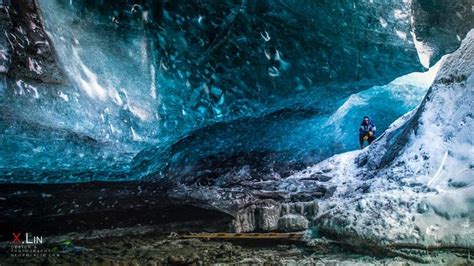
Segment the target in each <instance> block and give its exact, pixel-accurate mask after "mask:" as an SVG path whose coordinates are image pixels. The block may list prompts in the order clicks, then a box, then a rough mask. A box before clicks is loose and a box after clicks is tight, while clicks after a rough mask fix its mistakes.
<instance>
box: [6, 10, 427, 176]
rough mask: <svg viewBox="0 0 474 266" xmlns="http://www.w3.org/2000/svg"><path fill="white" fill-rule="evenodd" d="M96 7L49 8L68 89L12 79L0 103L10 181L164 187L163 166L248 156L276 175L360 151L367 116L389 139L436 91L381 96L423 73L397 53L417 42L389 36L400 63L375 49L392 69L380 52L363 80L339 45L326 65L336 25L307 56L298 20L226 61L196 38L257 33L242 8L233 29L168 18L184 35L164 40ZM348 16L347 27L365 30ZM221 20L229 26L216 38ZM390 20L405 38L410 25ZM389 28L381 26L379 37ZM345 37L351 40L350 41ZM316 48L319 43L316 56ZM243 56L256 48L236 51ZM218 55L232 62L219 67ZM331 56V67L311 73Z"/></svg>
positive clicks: (47, 18)
mask: <svg viewBox="0 0 474 266" xmlns="http://www.w3.org/2000/svg"><path fill="white" fill-rule="evenodd" d="M89 5H91V6H88V4H85V3H82V2H81V1H71V2H67V1H39V7H40V10H41V14H42V17H43V20H44V24H45V25H44V26H45V29H46V31H47V32H48V35H49V37H50V41H51V43H52V45H53V46H54V49H55V52H56V54H57V58H58V60H59V64H60V65H61V66H62V67H63V68H64V71H65V73H66V75H67V77H68V79H69V82H67V83H66V84H61V85H52V84H45V83H38V82H31V81H24V80H7V81H6V83H5V85H4V87H3V88H2V90H1V91H0V92H1V99H0V106H1V108H2V113H3V114H4V115H3V119H2V120H1V121H0V123H2V132H1V135H0V137H1V138H2V143H3V149H2V150H1V151H0V156H1V160H0V171H1V173H2V181H3V182H76V181H91V180H110V181H113V180H115V181H116V180H130V179H141V178H150V177H151V178H153V177H162V174H163V173H160V171H161V169H162V168H163V165H166V166H167V167H168V171H181V170H182V169H193V167H194V165H195V164H197V163H199V162H201V161H202V160H203V159H205V158H208V157H212V156H222V155H223V156H224V157H226V156H233V155H235V154H242V153H247V154H249V153H250V154H251V153H255V154H260V155H259V156H263V157H265V159H266V160H268V161H269V163H270V164H282V165H293V166H295V165H296V166H298V165H299V167H302V166H304V165H307V164H310V163H315V162H318V161H321V160H323V159H325V158H328V157H329V156H331V155H333V154H337V153H340V152H344V151H348V150H353V149H357V148H358V144H357V128H358V124H359V123H360V119H361V118H362V117H363V116H364V115H370V116H371V117H372V118H373V119H374V120H375V121H376V123H377V126H378V128H379V132H383V131H384V130H385V129H386V128H387V127H388V125H389V124H390V123H391V122H393V121H394V120H395V119H396V118H398V117H399V116H401V115H402V114H404V113H406V112H407V111H409V110H411V109H413V108H415V107H416V106H417V105H418V103H419V102H420V101H421V99H422V98H423V96H424V95H425V93H426V91H427V89H428V88H429V86H430V82H429V81H428V82H425V83H420V82H419V79H420V75H422V74H411V75H408V76H405V77H403V78H401V79H397V80H395V81H393V82H391V83H388V84H387V85H383V84H385V83H387V82H388V81H389V80H390V78H389V79H388V80H387V75H385V73H380V72H379V73H377V72H378V71H373V70H375V67H378V68H379V69H383V71H385V72H386V73H392V74H393V73H394V72H396V71H394V70H393V69H397V68H401V69H403V70H402V71H400V73H402V74H405V73H407V70H408V69H411V70H414V69H416V67H411V66H410V67H407V66H405V65H403V64H404V63H403V60H402V58H411V57H413V56H414V55H416V53H415V50H414V48H413V51H410V52H407V54H406V55H403V54H397V53H399V52H400V51H402V50H403V49H406V48H403V47H409V46H410V47H411V46H413V45H412V44H413V43H412V42H411V41H410V40H406V39H403V38H399V37H397V34H396V32H393V31H390V32H389V33H387V36H388V38H393V39H394V43H397V45H400V47H402V48H397V47H395V46H396V45H394V47H395V48H393V49H394V50H395V51H389V52H387V51H385V50H384V49H389V48H386V47H382V48H383V49H382V48H380V47H378V46H377V51H378V50H379V49H381V51H380V54H385V53H387V57H388V58H389V59H393V62H395V63H393V64H394V65H389V64H386V65H384V63H386V62H388V61H384V60H385V59H383V60H382V59H381V62H376V63H372V61H371V60H373V58H370V54H371V53H373V51H366V54H364V55H362V57H364V58H366V59H367V62H369V63H367V64H368V66H367V68H365V66H364V67H362V68H361V64H363V62H359V65H352V64H353V62H355V61H354V60H352V59H351V58H349V57H351V56H352V52H353V51H351V50H347V49H350V45H347V47H335V48H334V50H333V51H332V52H331V53H329V55H330V57H329V58H328V54H325V53H322V55H321V54H318V53H319V52H316V51H319V50H321V47H325V48H324V49H330V48H329V47H330V46H331V45H334V44H328V43H326V42H327V40H326V39H325V37H324V36H323V35H322V33H327V32H325V31H330V30H332V29H330V28H329V27H328V28H325V27H319V28H321V29H320V31H322V32H318V34H319V35H316V36H310V35H307V36H304V37H303V38H302V39H301V40H298V39H295V40H296V44H297V46H301V47H299V48H297V49H293V50H291V49H290V48H291V47H293V46H294V44H295V43H294V41H287V40H286V39H284V38H282V37H283V34H289V35H292V34H293V35H294V36H293V37H299V36H296V35H295V34H297V33H298V34H299V30H296V33H295V30H294V29H292V28H291V27H292V26H294V25H293V24H291V23H294V21H292V20H291V19H288V22H284V23H287V24H283V25H284V26H285V27H287V28H286V29H285V30H286V31H285V32H283V33H280V32H278V31H277V29H275V28H272V27H271V25H266V26H268V28H265V27H263V26H261V28H259V29H257V30H256V31H255V32H246V30H248V29H245V28H244V29H243V30H242V31H243V32H237V33H236V34H235V35H236V36H231V37H232V38H233V39H232V42H231V43H232V45H230V46H229V47H226V48H227V49H219V48H220V46H219V45H221V44H220V43H215V41H214V42H213V40H205V39H203V40H199V39H196V36H205V34H208V33H209V31H212V30H214V31H215V30H218V29H222V32H217V34H218V35H217V36H215V38H227V37H226V35H225V34H227V33H226V31H230V30H229V29H228V28H227V26H226V25H227V23H229V24H232V23H234V24H238V23H241V24H244V23H249V24H251V23H254V22H253V20H252V17H251V16H250V15H248V17H249V18H247V17H244V16H242V12H244V11H242V9H241V6H234V7H232V6H231V8H229V9H228V10H226V12H227V13H226V14H225V16H224V17H221V16H216V17H212V16H211V15H210V13H209V12H211V11H209V10H204V11H202V14H193V16H191V17H181V16H180V15H176V16H175V17H173V16H172V15H170V14H165V17H167V19H168V20H169V21H171V22H173V23H174V24H173V25H174V26H173V27H170V28H167V30H166V31H160V30H159V31H155V30H143V28H142V25H141V22H139V21H134V20H132V21H128V22H127V23H123V24H120V23H119V25H117V24H116V23H112V22H111V21H112V19H113V18H112V16H113V14H114V13H113V12H111V10H110V9H108V10H103V9H101V8H100V7H99V8H96V7H95V6H94V5H93V4H90V3H89ZM402 7H403V6H402ZM402 7H401V10H402V11H403V12H408V11H407V10H404V9H403V8H402ZM224 8H228V7H227V6H225V7H224ZM364 8H371V7H364ZM394 8H395V7H394ZM315 10H316V11H314V10H313V11H314V12H318V11H317V7H316V8H315ZM186 11H189V10H184V11H183V10H181V12H186ZM402 11H400V12H402ZM206 12H208V13H206ZM273 12H275V11H273ZM292 12H294V11H292ZM377 12H385V11H380V10H379V11H377ZM387 13H391V12H389V11H387ZM277 15H282V14H279V13H277ZM284 15H286V16H288V18H294V17H291V15H290V14H287V13H284ZM346 15H347V19H348V21H352V22H357V23H365V22H366V21H359V20H361V18H362V17H359V16H354V17H352V16H351V15H350V14H349V13H348V14H346ZM272 19H275V18H274V17H270V20H272ZM387 19H388V18H387ZM216 21H218V22H222V25H221V26H220V27H216V28H212V29H210V28H209V27H212V25H214V24H213V23H216ZM392 22H393V23H395V25H396V26H397V27H400V29H404V27H407V24H408V22H407V21H392ZM273 23H283V22H281V21H273ZM169 24H172V23H169ZM384 25H385V24H384ZM384 25H378V24H377V25H376V27H379V28H380V29H381V30H383V29H384V28H386V25H385V26H384ZM229 27H230V26H229ZM222 34H224V35H222ZM245 34H253V35H255V36H253V37H254V38H253V37H252V36H251V37H248V36H245ZM344 34H353V33H344ZM384 36H385V35H384ZM349 37H350V36H342V37H341V39H343V40H344V42H351V41H352V40H353V38H349ZM229 38H230V37H229ZM299 38H301V37H299ZM234 39H235V40H234ZM287 39H288V38H287ZM285 40H286V41H285ZM314 40H317V41H318V42H321V43H322V44H321V47H318V48H314V50H311V49H310V48H308V47H310V46H309V43H310V42H311V41H314ZM201 42H204V43H201ZM323 44H324V45H323ZM222 45H225V44H222ZM344 45H346V43H345V44H344ZM344 45H342V46H344ZM366 45H368V46H369V47H370V45H371V44H370V43H369V44H366ZM240 46H242V47H249V48H251V49H250V50H249V51H246V50H245V49H242V50H232V49H236V47H240ZM390 52H391V53H393V54H392V55H390ZM212 53H218V55H217V56H216V57H217V58H221V60H223V61H222V62H215V61H212V60H215V57H212ZM210 54H211V55H210ZM344 55H346V56H347V57H348V58H347V59H345V58H344V57H343V56H344ZM379 56H380V55H379ZM390 56H393V58H390ZM321 58H322V59H324V60H325V61H324V62H325V63H324V64H327V65H326V66H320V65H319V64H316V65H317V67H313V66H312V63H314V61H317V60H319V59H321ZM322 59H321V60H322ZM387 60H388V59H387ZM208 61H210V62H208ZM407 61H408V60H407ZM397 64H398V65H397ZM229 66H232V67H229ZM367 73H370V74H367ZM353 75H360V76H361V77H360V78H358V79H356V78H355V77H353ZM364 75H365V76H364ZM384 75H385V76H384ZM426 75H428V76H429V75H431V74H426ZM388 77H391V78H394V77H396V76H393V75H392V76H390V75H388ZM318 79H321V80H318ZM421 79H425V77H424V76H421ZM327 80H335V81H337V82H328V81H327ZM354 80H356V82H353V81H354ZM428 80H429V79H428ZM368 84H370V85H368ZM373 84H380V85H379V86H375V87H371V86H372V85H373ZM262 154H263V155H262ZM244 163H245V162H244ZM175 166H179V168H180V169H176V168H175ZM186 167H188V168H186ZM165 174H166V173H165Z"/></svg>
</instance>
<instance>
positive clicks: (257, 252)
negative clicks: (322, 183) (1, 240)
mask: <svg viewBox="0 0 474 266" xmlns="http://www.w3.org/2000/svg"><path fill="white" fill-rule="evenodd" d="M194 226H195V225H194V224H192V223H187V224H186V223H180V224H176V223H175V224H170V225H167V226H162V227H160V228H157V227H146V226H143V227H134V228H133V229H125V228H122V229H115V230H102V231H101V230H98V231H93V232H88V233H84V234H69V235H63V236H57V237H53V238H51V239H50V243H51V244H49V247H51V248H52V247H58V248H59V250H61V251H60V255H59V256H54V257H53V256H52V257H46V258H43V257H29V258H12V257H7V256H5V254H7V252H2V255H0V262H2V263H4V264H5V265H18V264H19V263H20V262H21V264H28V265H40V264H41V265H58V264H78V265H79V264H80V265H210V264H213V265H214V264H225V265H228V264H239V265H240V264H245V265H248V264H252V265H265V264H271V265H275V264H278V265H282V264H283V265H303V264H304V265H308V264H311V265H313V264H317V265H319V264H321V265H413V264H418V263H429V264H438V265H439V264H445V265H470V264H471V263H472V262H473V261H472V259H471V258H469V256H468V255H467V254H466V253H458V252H455V251H454V252H453V251H450V252H446V251H429V250H410V251H409V252H407V253H402V252H391V253H386V252H384V253H381V252H379V251H378V250H368V251H367V250H365V251H364V252H362V253H361V252H360V250H357V249H354V248H353V247H349V248H348V247H347V246H344V245H338V244H330V243H322V242H321V243H313V244H312V245H308V244H305V243H301V242H278V241H277V242H275V241H274V242H262V241H254V242H248V241H246V242H242V241H217V240H200V239H183V238H180V236H181V234H186V233H187V232H188V231H189V230H190V229H192V228H194ZM170 232H173V234H170ZM65 243H67V244H65ZM3 249H4V248H2V250H3Z"/></svg>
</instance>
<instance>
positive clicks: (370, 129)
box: [359, 116, 376, 149]
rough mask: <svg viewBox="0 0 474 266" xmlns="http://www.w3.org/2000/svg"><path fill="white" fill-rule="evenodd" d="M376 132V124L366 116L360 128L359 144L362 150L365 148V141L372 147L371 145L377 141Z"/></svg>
mask: <svg viewBox="0 0 474 266" xmlns="http://www.w3.org/2000/svg"><path fill="white" fill-rule="evenodd" d="M375 131H376V127H375V124H374V123H373V122H372V121H371V120H370V118H369V117H368V116H365V117H364V120H362V123H361V124H360V128H359V143H360V148H361V149H363V148H364V142H365V141H367V142H368V143H369V145H370V143H372V141H374V140H375Z"/></svg>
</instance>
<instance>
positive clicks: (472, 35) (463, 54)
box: [281, 30, 474, 247]
mask: <svg viewBox="0 0 474 266" xmlns="http://www.w3.org/2000/svg"><path fill="white" fill-rule="evenodd" d="M473 44H474V30H471V31H470V32H469V34H468V35H467V37H466V39H465V40H464V41H463V43H462V46H461V47H460V48H459V49H458V50H457V51H456V52H454V53H453V54H450V55H448V56H446V57H445V58H444V59H442V63H441V66H440V70H439V72H438V74H437V76H436V79H435V82H434V84H433V86H431V88H430V90H429V91H428V93H427V95H426V97H425V99H424V100H423V102H422V104H421V105H420V107H418V108H417V109H416V110H414V111H412V112H410V113H408V114H406V115H404V116H403V117H401V118H400V119H398V120H397V121H396V122H394V123H393V124H392V125H391V126H390V127H389V129H388V130H387V131H386V132H385V133H384V135H383V136H382V137H380V138H379V139H378V140H377V141H376V143H374V145H372V146H370V147H368V148H366V149H364V150H362V151H353V152H349V153H344V154H339V155H336V156H334V157H331V158H329V159H327V160H325V161H323V162H321V163H319V164H317V165H315V166H313V167H311V168H310V169H307V170H305V171H304V172H302V173H298V174H295V175H294V176H293V177H291V178H289V179H288V181H289V182H283V184H282V185H281V188H282V189H285V188H286V187H288V186H290V185H291V184H293V185H295V182H296V184H298V182H297V180H298V179H302V178H304V177H307V176H309V175H311V174H314V173H317V172H321V171H324V172H325V175H328V176H329V177H331V179H330V181H329V182H328V183H326V185H329V186H331V185H334V186H337V190H336V191H335V193H334V196H333V198H331V199H329V200H327V201H320V210H321V212H320V214H319V215H318V217H317V218H316V220H315V227H316V228H317V230H319V231H320V233H321V234H324V235H328V236H333V237H346V240H347V239H354V241H367V240H369V241H370V240H372V241H382V242H386V243H387V242H388V243H405V244H406V243H409V244H423V245H434V246H436V245H441V246H445V247H446V246H466V247H472V245H473V244H474V242H473V241H474V230H473V227H472V223H473V221H474V216H473V214H474V204H473V202H474V178H473V177H474V170H473V165H472V162H473V161H474V145H473V142H472V141H473V138H472V136H473V133H472V132H473V130H474V121H473V117H472V106H473V103H474V90H473V89H474V76H473V71H474V45H473Z"/></svg>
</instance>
